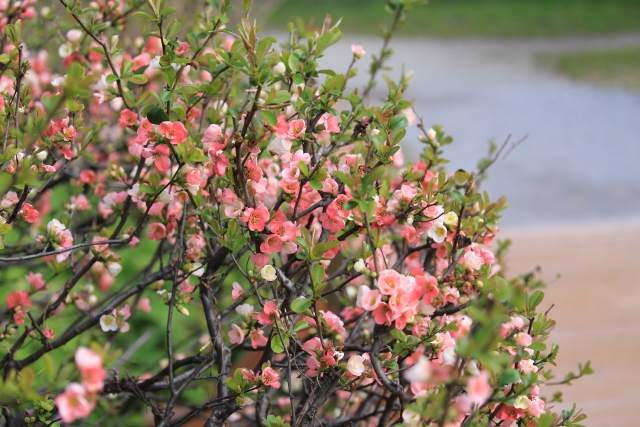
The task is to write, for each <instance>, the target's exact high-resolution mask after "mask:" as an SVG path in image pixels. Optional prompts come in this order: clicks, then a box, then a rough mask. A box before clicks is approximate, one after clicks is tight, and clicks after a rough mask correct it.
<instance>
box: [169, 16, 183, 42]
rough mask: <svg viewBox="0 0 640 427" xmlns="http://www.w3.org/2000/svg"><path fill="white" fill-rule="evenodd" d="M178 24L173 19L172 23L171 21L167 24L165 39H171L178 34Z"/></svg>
mask: <svg viewBox="0 0 640 427" xmlns="http://www.w3.org/2000/svg"><path fill="white" fill-rule="evenodd" d="M180 26H181V24H180V22H178V20H177V19H174V20H173V21H171V22H170V23H169V25H167V35H166V38H167V39H171V38H173V36H175V35H176V34H178V31H180Z"/></svg>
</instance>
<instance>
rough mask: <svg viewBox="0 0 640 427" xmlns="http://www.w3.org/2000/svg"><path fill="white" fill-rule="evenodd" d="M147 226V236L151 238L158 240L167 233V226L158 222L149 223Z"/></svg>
mask: <svg viewBox="0 0 640 427" xmlns="http://www.w3.org/2000/svg"><path fill="white" fill-rule="evenodd" d="M149 228H150V230H149V238H150V239H152V240H158V241H159V240H162V239H164V238H165V237H166V235H167V228H166V227H165V226H164V225H163V224H161V223H159V222H152V223H151V224H149Z"/></svg>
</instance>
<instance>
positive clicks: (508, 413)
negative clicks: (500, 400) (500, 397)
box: [496, 405, 524, 420]
mask: <svg viewBox="0 0 640 427" xmlns="http://www.w3.org/2000/svg"><path fill="white" fill-rule="evenodd" d="M523 415H524V411H523V410H522V409H517V408H515V407H513V406H507V405H503V406H502V407H501V408H500V410H499V411H498V413H497V414H496V417H498V418H499V419H501V420H517V419H518V418H520V417H521V416H523Z"/></svg>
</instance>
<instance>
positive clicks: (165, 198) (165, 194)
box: [158, 188, 173, 203]
mask: <svg viewBox="0 0 640 427" xmlns="http://www.w3.org/2000/svg"><path fill="white" fill-rule="evenodd" d="M158 200H160V201H161V202H162V203H170V202H171V200H173V195H172V194H171V193H170V192H169V190H167V189H166V188H165V189H164V190H162V192H161V193H160V195H159V196H158Z"/></svg>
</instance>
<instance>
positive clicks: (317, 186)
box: [309, 179, 322, 191]
mask: <svg viewBox="0 0 640 427" xmlns="http://www.w3.org/2000/svg"><path fill="white" fill-rule="evenodd" d="M309 185H310V186H311V188H313V189H314V190H318V191H320V190H322V183H321V182H320V181H316V180H315V179H312V180H311V181H309Z"/></svg>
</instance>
